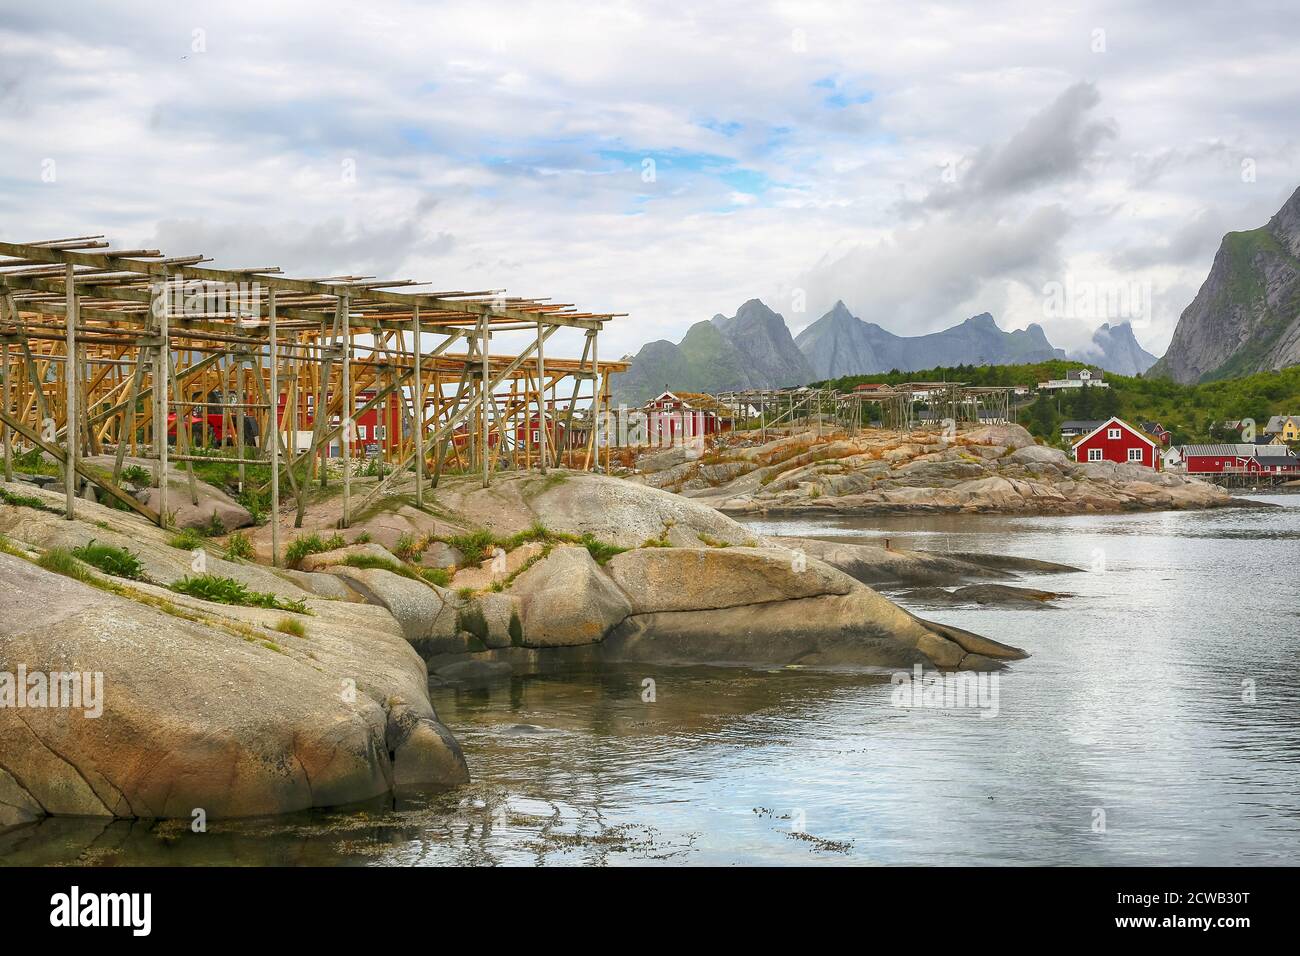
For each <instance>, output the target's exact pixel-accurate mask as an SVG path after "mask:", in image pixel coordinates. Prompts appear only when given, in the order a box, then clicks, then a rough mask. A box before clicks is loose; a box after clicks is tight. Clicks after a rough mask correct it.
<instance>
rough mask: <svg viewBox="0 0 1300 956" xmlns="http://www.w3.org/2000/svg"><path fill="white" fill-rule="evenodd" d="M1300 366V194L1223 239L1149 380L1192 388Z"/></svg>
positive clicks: (1298, 191) (1153, 368) (1293, 194)
mask: <svg viewBox="0 0 1300 956" xmlns="http://www.w3.org/2000/svg"><path fill="white" fill-rule="evenodd" d="M1297 363H1300V189H1297V190H1296V191H1295V192H1294V193H1292V194H1291V198H1290V199H1288V200H1287V201H1286V204H1285V205H1284V206H1283V207H1282V208H1281V209H1280V210H1279V211H1278V213H1277V215H1275V216H1274V217H1273V218H1272V219H1270V220H1269V221H1268V223H1267V224H1266V225H1264V226H1261V227H1260V228H1258V229H1252V230H1250V231H1249V232H1230V233H1228V234H1227V235H1226V236H1224V237H1223V242H1222V243H1221V244H1220V245H1219V251H1218V253H1216V254H1215V256H1214V265H1212V266H1211V267H1210V274H1209V276H1208V277H1206V280H1205V282H1204V284H1203V285H1202V286H1201V288H1200V291H1199V292H1197V293H1196V298H1195V299H1193V300H1192V304H1191V305H1189V306H1188V307H1187V308H1186V309H1184V310H1183V314H1182V315H1181V316H1179V318H1178V326H1177V328H1175V329H1174V337H1173V340H1172V341H1171V342H1170V343H1169V351H1167V352H1165V354H1164V357H1163V358H1161V359H1160V361H1158V362H1156V364H1155V365H1153V366H1152V367H1151V371H1150V374H1151V375H1153V376H1161V377H1164V378H1172V379H1173V380H1174V381H1176V382H1182V383H1184V384H1190V383H1192V382H1205V381H1212V380H1215V379H1223V378H1233V377H1236V376H1240V375H1249V374H1250V373H1252V372H1262V371H1266V370H1268V369H1278V368H1283V367H1285V366H1288V365H1295V364H1297Z"/></svg>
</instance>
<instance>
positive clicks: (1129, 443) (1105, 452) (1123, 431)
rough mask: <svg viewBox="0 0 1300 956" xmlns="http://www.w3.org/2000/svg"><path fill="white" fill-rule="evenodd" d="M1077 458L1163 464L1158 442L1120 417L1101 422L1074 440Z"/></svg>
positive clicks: (1124, 462)
mask: <svg viewBox="0 0 1300 956" xmlns="http://www.w3.org/2000/svg"><path fill="white" fill-rule="evenodd" d="M1073 450H1074V460H1075V461H1080V462H1089V461H1113V462H1117V463H1119V464H1125V465H1144V466H1145V467H1147V468H1159V467H1160V454H1159V452H1158V450H1157V449H1156V443H1155V442H1153V441H1152V440H1151V439H1150V438H1148V437H1147V436H1146V435H1144V434H1142V433H1141V432H1140V431H1138V430H1137V429H1136V428H1134V427H1133V426H1132V425H1130V424H1128V423H1127V422H1124V421H1121V420H1120V419H1118V418H1111V419H1109V420H1108V421H1105V422H1102V423H1101V425H1100V426H1099V427H1097V428H1094V429H1093V430H1092V431H1090V432H1089V433H1088V434H1086V435H1084V436H1083V437H1082V438H1080V439H1079V440H1078V441H1077V442H1075V443H1074V446H1073Z"/></svg>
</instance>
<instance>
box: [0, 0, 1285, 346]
mask: <svg viewBox="0 0 1300 956" xmlns="http://www.w3.org/2000/svg"><path fill="white" fill-rule="evenodd" d="M1298 78H1300V8H1297V7H1296V6H1295V5H1294V4H1293V3H1291V4H1288V3H1264V2H1255V0H1237V2H1234V3H1231V4H1223V3H1202V2H1197V0H1188V2H1181V3H1178V4H1173V5H1171V4H1168V3H1164V4H1160V3H1150V4H1143V3H1134V2H1116V3H1070V4H1061V3H1050V2H1049V3H1000V2H981V3H979V4H970V3H952V4H943V3H924V2H915V0H908V2H892V0H891V2H857V3H829V2H817V0H811V2H804V0H801V2H779V3H768V4H761V3H752V2H744V3H741V2H735V3H733V2H697V3H682V4H677V3H672V2H663V3H654V4H650V3H643V4H631V3H618V2H602V3H565V2H547V3H544V4H541V3H539V4H519V3H513V4H510V3H494V2H484V0H475V2H471V3H414V2H388V0H372V2H368V3H364V4H340V3H325V2H313V3H306V2H282V3H275V4H270V3H267V4H229V3H211V4H204V3H168V4H161V3H136V2H114V3H111V4H108V3H79V2H60V3H58V4H45V5H38V4H31V3H23V4H19V3H15V2H12V0H0V143H2V144H3V146H2V147H0V237H3V238H4V239H7V240H11V241H19V242H21V241H35V240H40V239H49V238H57V237H65V236H81V235H87V234H100V233H103V234H105V235H107V236H108V237H109V238H110V239H112V240H114V241H115V242H117V243H119V244H121V245H124V246H131V247H137V248H138V247H142V246H144V247H154V248H160V249H162V250H163V251H164V252H166V253H167V254H168V255H185V254H193V253H203V254H205V255H208V256H211V257H213V259H214V260H215V262H214V264H215V265H218V266H229V267H234V268H239V267H261V266H269V265H279V266H281V267H283V268H284V270H285V272H286V273H287V274H290V275H299V276H310V277H319V276H328V275H344V274H350V275H368V276H378V277H381V278H412V279H417V280H420V281H427V282H429V283H430V286H429V287H428V288H429V289H430V290H452V289H464V290H480V289H497V288H503V287H504V288H506V289H508V290H509V292H510V293H513V294H521V295H531V296H549V297H551V298H552V299H553V300H554V301H560V302H572V303H575V304H577V305H578V306H579V307H580V308H582V309H583V310H587V311H600V312H604V311H609V312H625V313H628V317H626V318H621V319H617V320H614V321H613V322H611V323H610V325H609V327H608V329H607V331H606V333H605V334H603V335H602V337H601V354H602V355H603V356H605V357H616V356H619V355H622V354H625V353H633V352H635V351H636V350H637V348H639V346H640V345H641V344H643V343H644V342H647V341H650V340H653V339H658V338H667V339H671V340H674V341H676V340H677V339H679V338H680V337H681V335H682V334H683V333H684V332H685V331H686V329H687V328H689V327H690V326H691V325H692V324H693V323H695V322H697V321H700V320H702V319H708V318H710V317H711V316H713V315H715V314H717V313H722V314H726V315H732V314H734V313H735V312H736V310H737V308H738V307H739V306H740V304H741V303H742V302H744V301H745V300H747V299H750V298H756V297H757V298H761V299H763V300H764V301H765V302H767V303H768V304H769V305H770V306H771V307H772V308H774V309H775V310H776V311H778V312H780V313H782V314H783V315H784V316H785V318H786V320H787V323H788V324H789V325H790V327H791V329H792V330H793V331H796V332H797V331H798V330H799V329H800V328H802V327H804V326H806V325H808V324H810V323H811V322H813V321H815V320H816V319H817V318H818V317H819V316H820V315H822V314H823V313H824V312H825V311H826V310H828V309H829V308H830V307H831V306H832V305H833V304H834V302H835V301H836V300H837V299H842V300H843V301H844V302H845V303H846V304H847V305H848V306H849V308H850V309H851V311H853V313H854V314H856V315H858V316H860V317H861V318H864V319H867V320H868V321H873V322H877V323H879V324H880V325H882V326H884V327H886V328H888V329H890V330H892V331H894V332H896V333H898V334H904V335H915V334H921V333H924V332H929V331H934V330H936V329H939V328H943V327H945V326H948V325H952V324H955V323H957V322H960V321H961V320H963V319H965V318H967V317H968V316H970V315H973V314H976V313H979V312H985V311H987V312H991V313H992V314H993V315H994V317H995V318H996V319H997V321H998V322H999V324H1000V325H1002V327H1003V328H1008V329H1010V328H1023V327H1025V326H1027V325H1029V324H1030V323H1032V322H1037V323H1039V324H1041V325H1043V326H1044V328H1045V330H1046V331H1047V334H1048V336H1049V338H1051V339H1052V341H1053V343H1054V344H1056V345H1058V346H1063V347H1074V346H1076V345H1078V344H1081V343H1083V342H1086V341H1087V339H1088V338H1089V337H1090V335H1091V333H1092V330H1093V329H1094V328H1095V327H1096V326H1097V325H1099V324H1100V323H1101V322H1102V321H1111V322H1117V321H1123V320H1125V319H1130V320H1132V321H1133V324H1134V328H1135V330H1136V334H1137V337H1138V339H1139V341H1140V342H1141V343H1142V344H1143V345H1144V346H1145V347H1146V348H1147V349H1148V350H1149V351H1151V352H1153V353H1155V354H1157V355H1159V354H1161V353H1162V352H1163V351H1164V349H1165V347H1166V346H1167V344H1168V342H1169V339H1170V337H1171V335H1172V333H1173V329H1174V325H1175V323H1176V321H1177V317H1178V315H1179V313H1180V312H1181V311H1182V309H1183V308H1184V307H1186V305H1187V304H1188V303H1189V302H1190V301H1191V300H1192V298H1193V296H1194V295H1195V294H1196V290H1197V288H1198V287H1199V286H1200V284H1201V282H1202V281H1203V280H1204V278H1205V275H1206V273H1207V271H1208V269H1209V267H1210V264H1211V262H1212V260H1213V257H1214V253H1215V251H1216V249H1217V247H1218V243H1219V240H1220V238H1221V237H1222V235H1223V234H1224V233H1225V232H1227V231H1231V230H1240V229H1250V228H1255V227H1258V226H1260V225H1263V224H1264V223H1265V222H1266V221H1267V220H1268V218H1269V217H1270V216H1271V215H1272V214H1273V213H1274V212H1275V211H1276V210H1277V209H1278V207H1280V206H1281V205H1282V203H1283V202H1285V200H1286V199H1287V197H1288V196H1290V195H1291V193H1292V192H1293V191H1294V190H1295V189H1296V188H1297V186H1300V162H1298V160H1300V142H1298V137H1300V82H1298ZM565 335H568V336H570V339H569V340H565V339H564V338H563V337H564V336H565ZM572 337H573V333H571V332H568V331H565V332H561V333H557V338H556V339H555V340H554V341H555V342H556V343H557V346H558V351H556V349H555V347H552V349H551V352H552V354H565V353H566V352H567V351H569V350H571V349H576V348H577V347H578V345H577V343H576V341H573V338H572Z"/></svg>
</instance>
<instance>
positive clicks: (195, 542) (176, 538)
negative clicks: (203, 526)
mask: <svg viewBox="0 0 1300 956" xmlns="http://www.w3.org/2000/svg"><path fill="white" fill-rule="evenodd" d="M205 540H206V539H205V538H204V537H203V533H202V532H201V531H199V529H198V528H182V529H181V530H180V531H178V532H177V533H176V534H174V535H172V536H171V537H170V538H169V539H168V540H167V543H168V544H169V545H171V546H172V547H173V548H180V549H181V550H182V551H193V550H194V549H195V548H201V547H203V542H204V541H205Z"/></svg>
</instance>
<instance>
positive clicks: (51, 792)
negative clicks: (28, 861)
mask: <svg viewBox="0 0 1300 956" xmlns="http://www.w3.org/2000/svg"><path fill="white" fill-rule="evenodd" d="M24 491H25V493H26V494H28V495H33V494H35V496H37V497H45V498H47V500H50V501H51V503H52V504H53V503H55V502H57V501H58V496H57V495H53V494H45V493H33V492H32V491H31V490H30V489H24ZM78 510H79V520H77V521H73V522H69V521H66V520H64V519H63V518H62V517H60V516H59V515H57V514H53V513H50V512H46V511H42V510H39V509H36V508H31V507H26V506H22V507H14V506H10V505H0V532H2V533H3V534H4V537H5V541H6V542H7V544H6V547H7V548H8V549H9V550H10V551H12V552H13V553H0V662H3V663H2V665H0V671H6V672H9V673H15V672H16V671H17V668H18V667H19V666H20V665H21V666H22V667H23V668H24V669H25V671H26V672H27V673H28V674H38V673H39V674H46V673H49V672H52V671H58V672H65V671H76V672H89V673H92V674H94V673H98V674H102V687H103V695H102V715H101V716H98V717H89V716H86V714H85V712H84V710H76V709H69V708H52V707H31V708H21V709H20V708H16V707H4V708H0V824H3V823H4V822H5V821H9V822H19V821H20V820H21V819H23V818H25V817H29V816H31V815H32V814H33V813H39V814H41V815H43V814H46V813H51V814H75V815H83V814H84V815H92V816H179V817H185V818H189V817H190V816H191V814H192V812H193V811H194V810H196V809H202V810H203V811H205V812H206V813H207V815H208V816H209V817H226V816H245V815H257V814H267V813H282V812H288V811H293V810H302V809H308V808H311V807H325V806H336V805H341V804H347V803H352V802H355V801H359V800H365V799H369V798H372V797H376V796H382V795H384V794H387V793H391V792H393V791H394V790H395V789H396V788H397V787H398V786H403V787H406V786H453V785H456V784H459V783H463V782H464V781H466V780H467V779H468V768H467V766H466V764H465V760H464V757H463V756H462V754H461V752H460V748H459V746H458V745H457V744H456V742H455V738H454V737H453V736H452V735H451V733H450V732H449V731H448V730H447V728H445V727H443V726H442V725H441V724H440V723H439V722H438V720H437V715H436V713H435V712H434V710H433V707H432V706H431V704H430V702H429V697H428V688H427V672H426V668H425V665H424V662H423V661H422V660H421V658H420V656H419V654H418V653H417V652H416V651H415V649H414V648H413V647H412V645H411V643H410V642H409V641H407V640H406V638H405V635H404V633H403V631H402V628H401V626H400V625H399V623H398V621H397V620H396V619H395V617H394V616H393V615H392V614H390V613H389V612H388V611H387V610H386V609H383V608H381V607H376V606H370V605H367V604H364V603H357V602H352V601H342V600H324V599H319V598H316V597H314V596H313V595H312V594H311V593H310V592H308V591H306V590H303V589H302V588H300V587H298V586H297V585H296V584H295V583H294V582H293V581H292V580H290V579H289V577H287V576H281V574H278V573H276V572H275V571H272V570H271V569H268V568H264V567H260V566H257V565H252V564H246V563H243V562H233V561H226V560H224V559H221V558H218V557H216V556H215V555H205V561H206V570H207V572H209V573H213V574H218V575H221V576H226V577H231V578H234V579H236V580H239V581H241V582H242V583H244V584H245V585H246V586H248V587H249V588H250V589H253V590H257V591H262V592H270V593H272V594H275V595H276V596H277V597H278V598H280V599H281V600H282V601H284V602H290V601H302V602H304V605H305V609H306V613H300V612H292V611H285V610H280V609H271V608H264V607H241V606H232V605H225V604H215V603H213V602H211V601H204V600H200V599H198V598H194V597H190V596H188V595H185V594H180V593H177V592H175V591H172V590H170V589H169V588H167V587H166V586H165V585H166V584H168V583H171V582H174V581H176V580H178V579H179V578H181V577H184V576H185V575H187V574H192V573H194V570H195V569H194V567H193V562H194V560H195V557H194V556H193V555H192V554H191V553H190V552H188V551H180V550H177V549H175V548H171V547H169V546H168V545H167V544H166V543H165V541H166V535H165V534H164V533H162V532H159V531H157V530H156V529H153V528H151V527H149V526H147V525H143V524H142V523H140V522H138V521H137V520H136V519H135V518H134V517H132V516H130V515H127V514H125V513H123V512H119V511H113V510H111V509H108V508H104V507H102V506H99V505H95V504H91V503H88V502H87V503H79V504H78ZM119 529H120V530H119ZM92 539H94V540H96V541H97V542H99V543H104V544H112V545H115V546H119V547H126V548H129V549H130V550H131V551H133V552H134V553H136V554H137V555H138V556H139V557H140V559H141V562H142V564H143V566H144V569H145V574H146V576H147V578H148V580H145V581H127V580H123V579H118V578H110V577H109V576H108V575H106V574H104V573H102V572H100V571H98V570H96V569H93V568H89V567H87V568H86V569H85V573H88V574H90V575H92V576H93V577H94V578H95V579H97V580H99V581H101V582H103V583H102V586H93V585H92V584H88V583H84V582H82V581H80V580H77V579H74V578H72V577H67V576H64V575H62V574H57V573H53V572H51V571H47V570H45V569H43V568H41V567H39V566H38V565H37V564H36V563H34V559H35V558H36V557H37V556H38V555H39V553H40V552H42V551H46V550H48V549H50V548H60V547H61V548H73V547H77V546H79V545H83V544H86V543H87V542H89V541H90V540H92ZM24 555H26V557H24ZM287 622H291V623H292V625H293V627H289V625H288V623H287ZM287 627H289V629H288V630H285V629H284V628H287ZM295 628H296V629H301V631H302V635H301V636H299V635H298V634H297V633H294V632H293V631H294V629H295Z"/></svg>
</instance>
